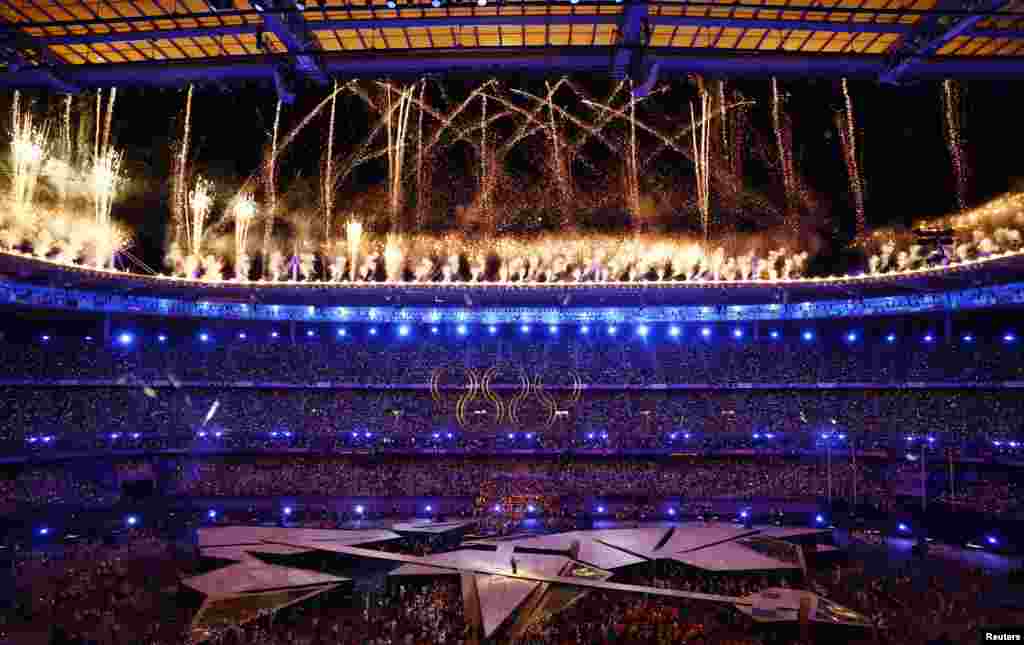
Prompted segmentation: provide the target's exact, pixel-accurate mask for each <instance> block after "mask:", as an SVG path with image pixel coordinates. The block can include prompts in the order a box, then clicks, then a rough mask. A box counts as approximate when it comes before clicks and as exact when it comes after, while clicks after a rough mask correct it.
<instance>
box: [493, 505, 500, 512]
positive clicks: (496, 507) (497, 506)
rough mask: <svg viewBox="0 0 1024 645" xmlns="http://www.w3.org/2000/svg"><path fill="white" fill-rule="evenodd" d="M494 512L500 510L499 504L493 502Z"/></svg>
mask: <svg viewBox="0 0 1024 645" xmlns="http://www.w3.org/2000/svg"><path fill="white" fill-rule="evenodd" d="M494 512H495V513H500V512H501V504H495V505H494Z"/></svg>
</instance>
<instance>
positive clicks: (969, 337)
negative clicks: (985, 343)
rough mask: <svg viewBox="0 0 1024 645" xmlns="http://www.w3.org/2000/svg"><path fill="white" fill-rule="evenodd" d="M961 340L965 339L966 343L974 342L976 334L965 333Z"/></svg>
mask: <svg viewBox="0 0 1024 645" xmlns="http://www.w3.org/2000/svg"><path fill="white" fill-rule="evenodd" d="M960 340H962V341H964V342H965V343H973V342H974V336H972V335H971V334H964V335H963V337H962V338H961V339H960Z"/></svg>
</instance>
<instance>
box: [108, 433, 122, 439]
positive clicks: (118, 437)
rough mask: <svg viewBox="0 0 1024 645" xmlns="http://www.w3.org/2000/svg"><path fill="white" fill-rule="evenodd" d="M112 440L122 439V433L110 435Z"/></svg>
mask: <svg viewBox="0 0 1024 645" xmlns="http://www.w3.org/2000/svg"><path fill="white" fill-rule="evenodd" d="M110 438H111V439H120V438H121V433H120V432H111V433H110Z"/></svg>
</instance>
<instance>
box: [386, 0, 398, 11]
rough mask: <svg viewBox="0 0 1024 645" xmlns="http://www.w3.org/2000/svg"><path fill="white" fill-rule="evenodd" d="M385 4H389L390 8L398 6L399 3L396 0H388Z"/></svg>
mask: <svg viewBox="0 0 1024 645" xmlns="http://www.w3.org/2000/svg"><path fill="white" fill-rule="evenodd" d="M385 4H387V7H388V9H394V8H395V7H397V6H398V3H397V2H395V0H388V1H387V3H385Z"/></svg>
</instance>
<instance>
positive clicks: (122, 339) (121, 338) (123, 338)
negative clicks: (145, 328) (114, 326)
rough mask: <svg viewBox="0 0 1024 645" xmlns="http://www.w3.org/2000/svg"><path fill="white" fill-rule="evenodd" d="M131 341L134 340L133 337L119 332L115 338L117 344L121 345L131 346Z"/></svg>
mask: <svg viewBox="0 0 1024 645" xmlns="http://www.w3.org/2000/svg"><path fill="white" fill-rule="evenodd" d="M133 340H135V336H133V335H132V334H130V333H128V332H121V333H120V334H118V336H117V342H119V343H121V344H122V345H131V344H132V341H133Z"/></svg>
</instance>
